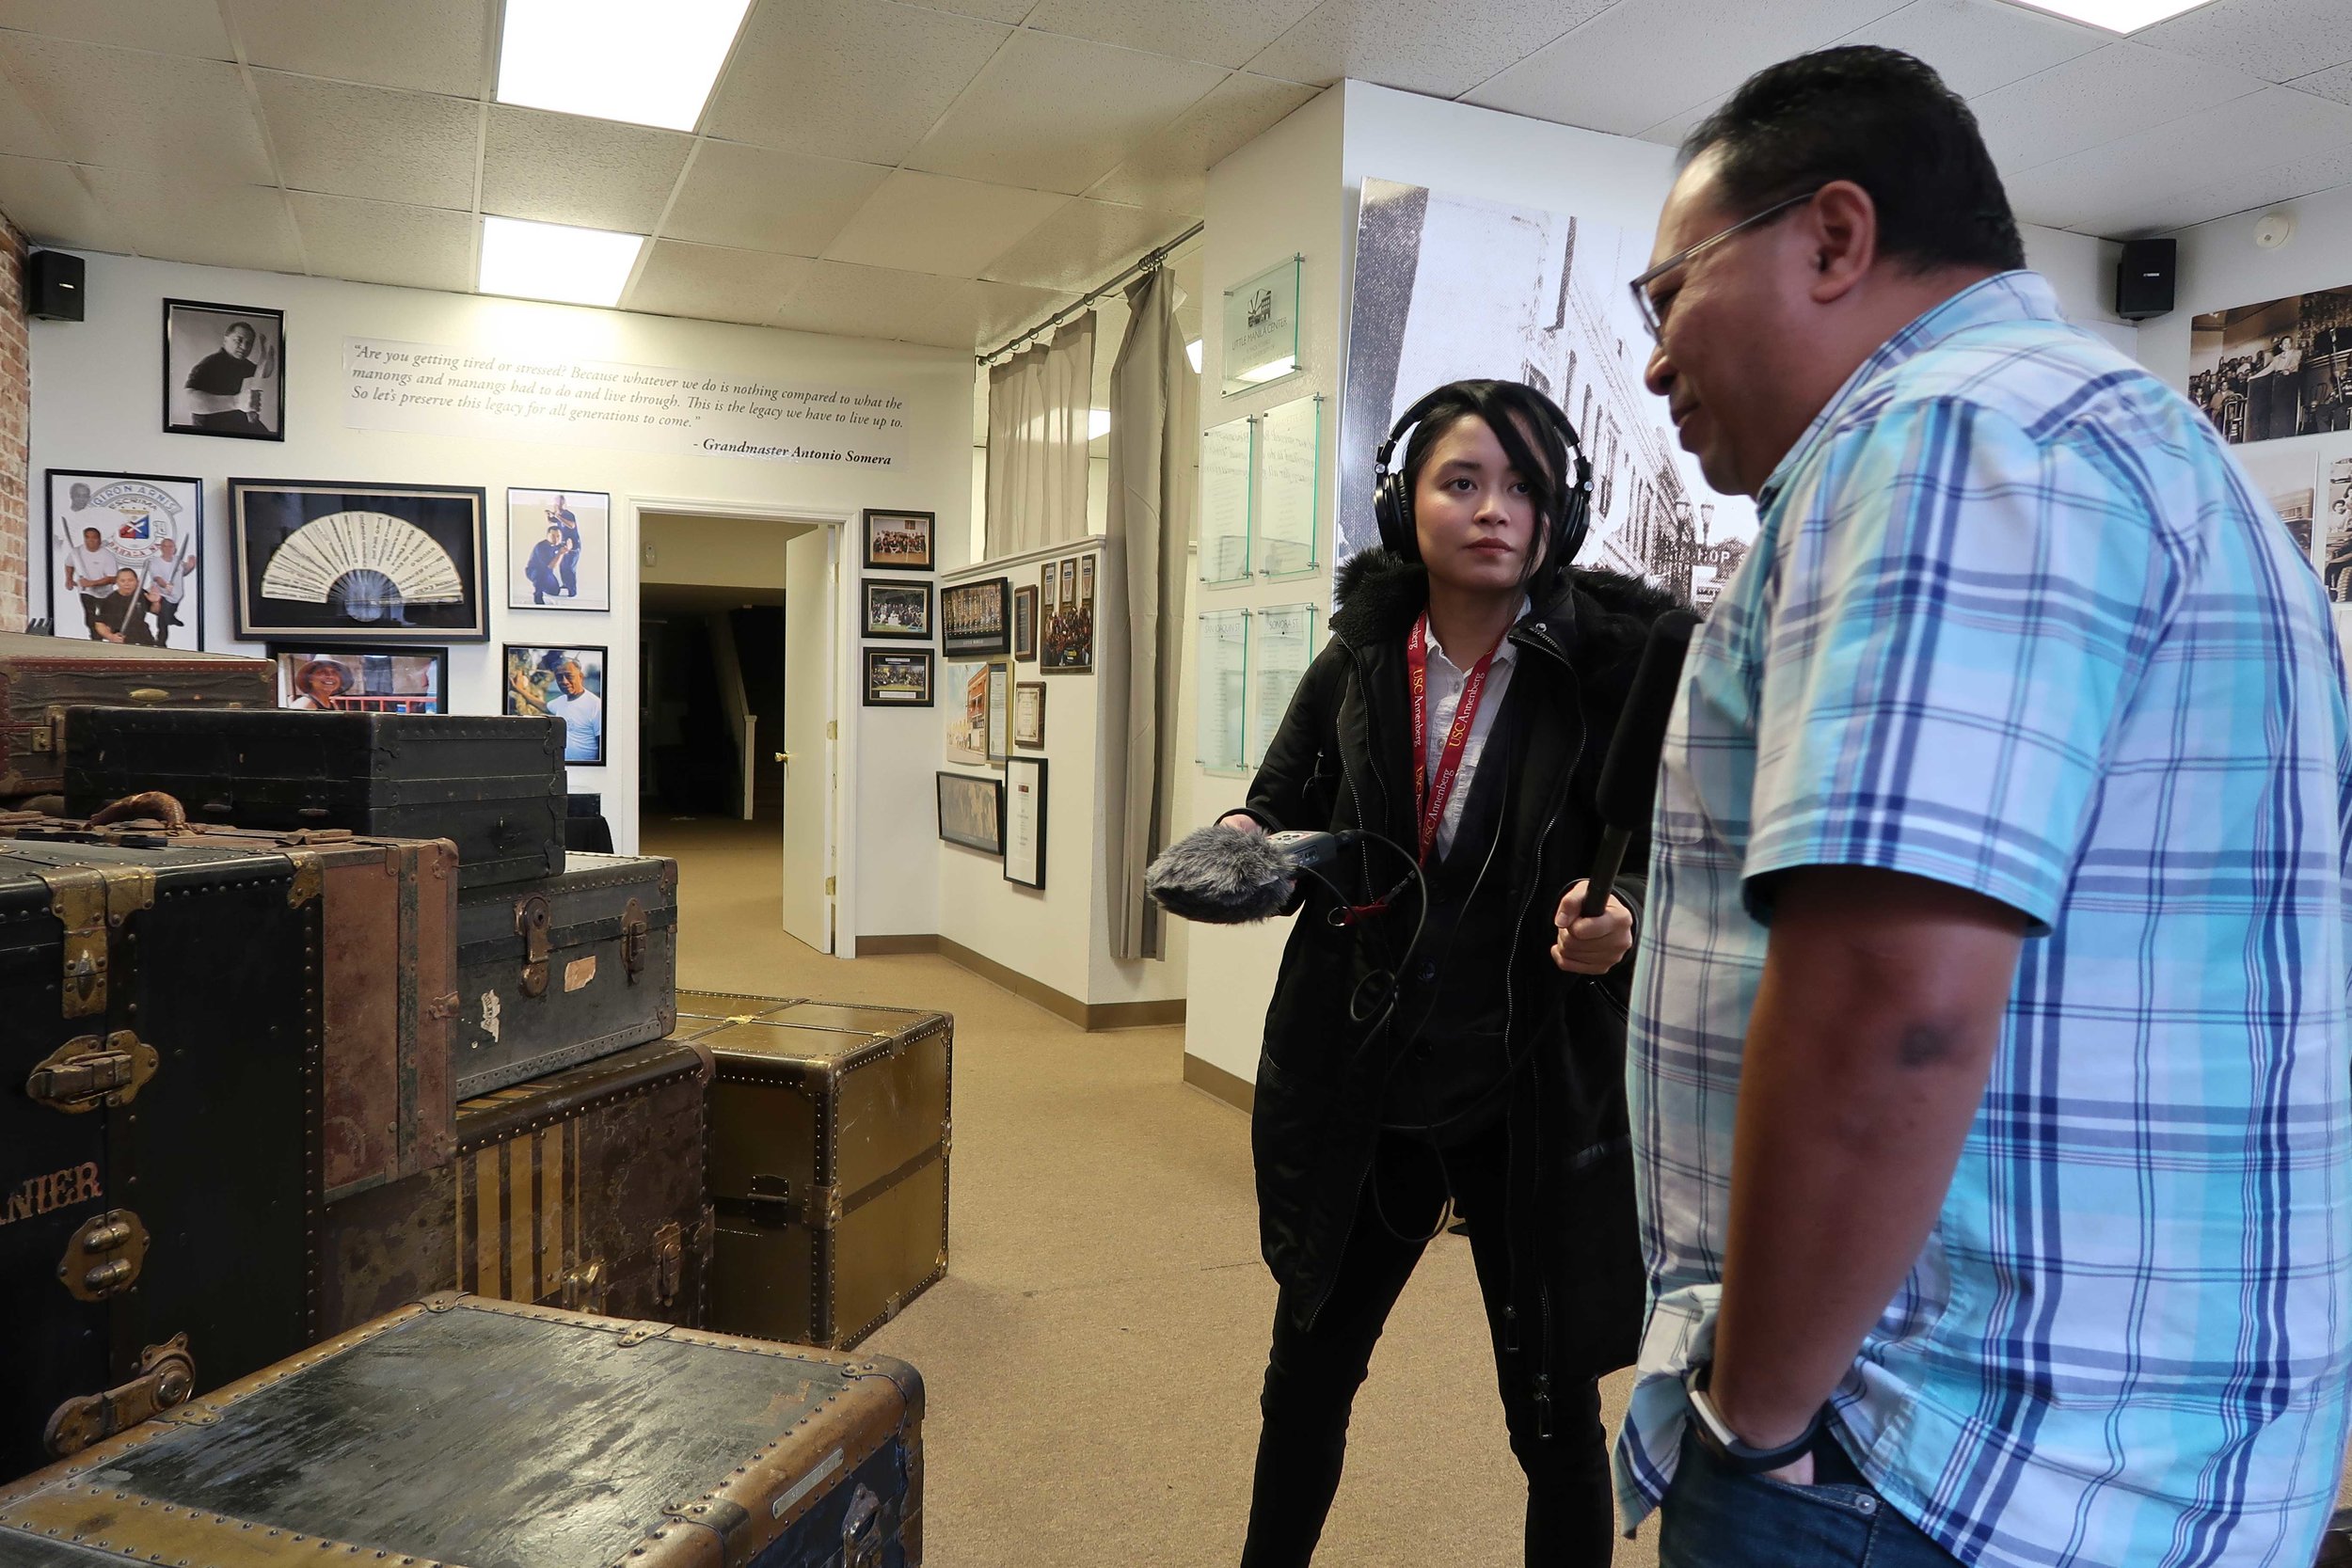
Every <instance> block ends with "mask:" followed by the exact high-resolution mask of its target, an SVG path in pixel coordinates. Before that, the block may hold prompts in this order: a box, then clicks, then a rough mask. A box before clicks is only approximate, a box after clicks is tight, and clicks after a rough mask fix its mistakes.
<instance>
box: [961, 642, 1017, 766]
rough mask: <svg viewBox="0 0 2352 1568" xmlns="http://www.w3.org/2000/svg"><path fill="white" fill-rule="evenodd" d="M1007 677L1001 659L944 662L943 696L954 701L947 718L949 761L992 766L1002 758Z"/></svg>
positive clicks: (1007, 720) (1008, 673)
mask: <svg viewBox="0 0 2352 1568" xmlns="http://www.w3.org/2000/svg"><path fill="white" fill-rule="evenodd" d="M1010 679H1011V669H1010V667H1009V666H1008V665H1006V664H1005V663H1003V662H1002V661H1001V660H999V661H983V662H977V663H969V664H950V665H948V666H947V681H946V685H947V698H948V701H949V702H950V703H951V704H955V705H957V706H956V711H955V712H954V713H953V714H952V715H951V716H950V717H949V719H948V721H947V760H948V761H949V762H952V763H957V764H960V765H961V766H963V767H965V768H993V767H995V766H996V765H998V764H1000V763H1002V762H1003V761H1004V760H1005V755H1006V750H1007V748H1006V736H1007V734H1008V731H1009V726H1010V723H1011V718H1010V713H1009V709H1008V706H1007V703H1008V699H1009V696H1010V691H1009V681H1010Z"/></svg>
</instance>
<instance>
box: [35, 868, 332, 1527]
mask: <svg viewBox="0 0 2352 1568" xmlns="http://www.w3.org/2000/svg"><path fill="white" fill-rule="evenodd" d="M322 902H323V900H322V899H321V897H320V893H319V872H318V870H317V866H316V863H315V862H310V861H305V860H302V859H300V858H298V857H290V856H285V855H255V854H239V853H229V852H223V851H220V850H213V849H199V848H138V847H127V846H119V845H89V844H26V843H0V1016H5V1018H6V1019H7V1021H8V1022H7V1024H6V1026H5V1027H4V1028H0V1081H4V1082H5V1083H6V1085H7V1088H6V1090H5V1092H0V1324H6V1325H7V1329H8V1343H7V1351H6V1355H5V1360H4V1362H0V1364H4V1365H5V1368H6V1371H5V1374H4V1375H0V1476H15V1475H18V1474H21V1473H23V1472H24V1471H25V1470H27V1469H29V1468H31V1467H32V1466H34V1465H40V1464H44V1463H46V1462H47V1461H48V1459H49V1458H50V1457H52V1456H54V1455H58V1454H64V1453H70V1452H72V1451H74V1450H75V1449H77V1448H79V1447H83V1446H87V1444H88V1443H90V1442H93V1441H95V1440H97V1439H98V1438H100V1437H102V1436H103V1435H105V1434H106V1433H109V1432H112V1431H115V1430H117V1429H118V1428H119V1427H120V1426H123V1425H127V1424H128V1423H130V1422H131V1421H135V1420H136V1419H138V1418H140V1417H141V1416H142V1415H144V1414H145V1413H146V1412H147V1411H148V1410H150V1409H151V1408H153V1407H155V1406H157V1405H165V1404H169V1403H172V1402H176V1401H178V1400H183V1399H185V1398H187V1397H188V1396H189V1395H190V1394H191V1393H201V1392H203V1391H204V1390H206V1389H208V1388H214V1387H217V1386H220V1385H221V1384H224V1383H227V1382H230V1381H231V1380H233V1379H235V1378H239V1377H243V1376H244V1375H246V1373H248V1372H251V1371H254V1370H257V1369H259V1368H262V1367H265V1366H268V1365H269V1364H270V1363H272V1362H274V1361H277V1360H278V1359H280V1358H281V1357H284V1356H287V1355H291V1354H294V1352H296V1351H298V1350H300V1349H301V1348H302V1347H303V1346H304V1345H307V1344H309V1343H310V1341H311V1340H312V1338H315V1337H316V1336H315V1333H314V1332H313V1329H314V1324H313V1321H312V1312H311V1306H312V1294H311V1286H312V1267H313V1264H312V1257H313V1255H312V1251H311V1232H312V1227H313V1224H314V1222H315V1219H316V1215H317V1210H316V1204H315V1199H314V1196H313V1195H314V1194H315V1193H316V1192H317V1190H318V1188H317V1178H316V1172H315V1169H314V1162H315V1160H316V1157H317V1149H318V1142H317V1135H318V1118H319V1081H320V1078H319V1073H320V1045H321V1040H320V1033H321V1006H320V993H319V974H320V965H319V952H320V912H321V905H322ZM5 1560H7V1558H6V1554H0V1561H5Z"/></svg>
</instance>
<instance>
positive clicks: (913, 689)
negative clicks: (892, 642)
mask: <svg viewBox="0 0 2352 1568" xmlns="http://www.w3.org/2000/svg"><path fill="white" fill-rule="evenodd" d="M930 705H931V653H930V649H929V648H925V649H923V650H922V651H921V652H919V653H913V652H910V653H894V652H892V651H891V650H890V649H888V648H868V649H866V700H865V706H866V707H929V706H930Z"/></svg>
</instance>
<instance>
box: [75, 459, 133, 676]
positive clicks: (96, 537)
mask: <svg viewBox="0 0 2352 1568" xmlns="http://www.w3.org/2000/svg"><path fill="white" fill-rule="evenodd" d="M73 488H74V489H75V490H78V491H81V492H82V496H81V499H84V500H87V499H89V492H88V491H87V489H85V488H84V487H83V486H81V485H79V484H77V485H75V486H74V487H73ZM74 510H75V511H77V512H78V511H80V510H82V508H81V507H79V506H76V507H75V508H74ZM121 569H122V562H120V561H119V560H118V559H117V558H116V556H115V552H114V551H113V550H112V549H111V548H109V547H108V546H107V544H106V540H105V536H104V535H103V534H102V533H100V532H99V531H98V529H97V527H96V526H95V525H94V524H86V525H84V527H83V529H82V543H81V544H80V546H77V547H73V548H70V549H68V550H67V551H66V560H65V586H66V590H67V592H69V593H73V594H80V595H81V596H82V624H83V625H84V626H87V627H88V628H89V634H90V636H91V637H93V638H95V637H97V635H98V610H99V606H100V605H101V604H102V603H103V602H104V600H105V597H106V594H108V592H109V591H110V590H111V589H112V587H113V585H114V580H115V574H116V573H117V572H119V571H120V570H121Z"/></svg>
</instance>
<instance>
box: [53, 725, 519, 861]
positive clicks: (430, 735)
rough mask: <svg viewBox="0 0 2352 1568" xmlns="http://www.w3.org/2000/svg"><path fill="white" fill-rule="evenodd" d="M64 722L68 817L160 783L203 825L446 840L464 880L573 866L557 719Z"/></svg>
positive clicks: (161, 787) (78, 814)
mask: <svg viewBox="0 0 2352 1568" xmlns="http://www.w3.org/2000/svg"><path fill="white" fill-rule="evenodd" d="M66 726H67V730H68V732H69V735H70V736H71V739H70V742H69V745H68V749H67V752H66V766H65V800H66V815H67V816H89V815H90V814H91V813H93V812H95V811H97V810H99V809H100V808H101V807H103V806H104V805H105V804H106V803H107V802H109V801H112V800H121V799H123V798H124V797H125V796H130V795H137V794H140V793H142V792H145V791H149V790H160V791H162V792H163V793H165V794H167V795H172V796H176V797H177V798H178V799H179V800H181V801H182V802H183V804H184V805H185V806H186V808H187V812H188V816H190V817H191V818H192V819H193V820H195V821H197V822H199V823H203V824H206V825H216V826H220V827H237V828H272V829H277V830H280V831H291V830H294V829H298V828H314V829H315V828H342V829H343V830H345V831H346V832H354V833H361V834H365V835H367V836H369V837H371V838H445V839H448V840H449V841H450V842H451V843H453V844H454V845H456V846H457V858H458V882H459V885H460V886H463V887H469V888H472V887H490V886H494V885H497V884H500V883H505V882H518V881H528V880H531V879H535V878H540V877H548V876H552V875H554V874H555V873H557V872H559V871H562V870H563V869H564V811H565V809H566V800H565V797H564V721H562V720H561V719H486V718H469V717H465V716H461V715H456V714H446V713H310V712H286V711H272V712H267V713H251V712H230V711H225V710H204V711H198V710H193V709H169V708H156V709H147V708H127V707H107V708H88V709H81V710H75V711H73V712H71V713H69V714H68V715H67V718H66Z"/></svg>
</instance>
